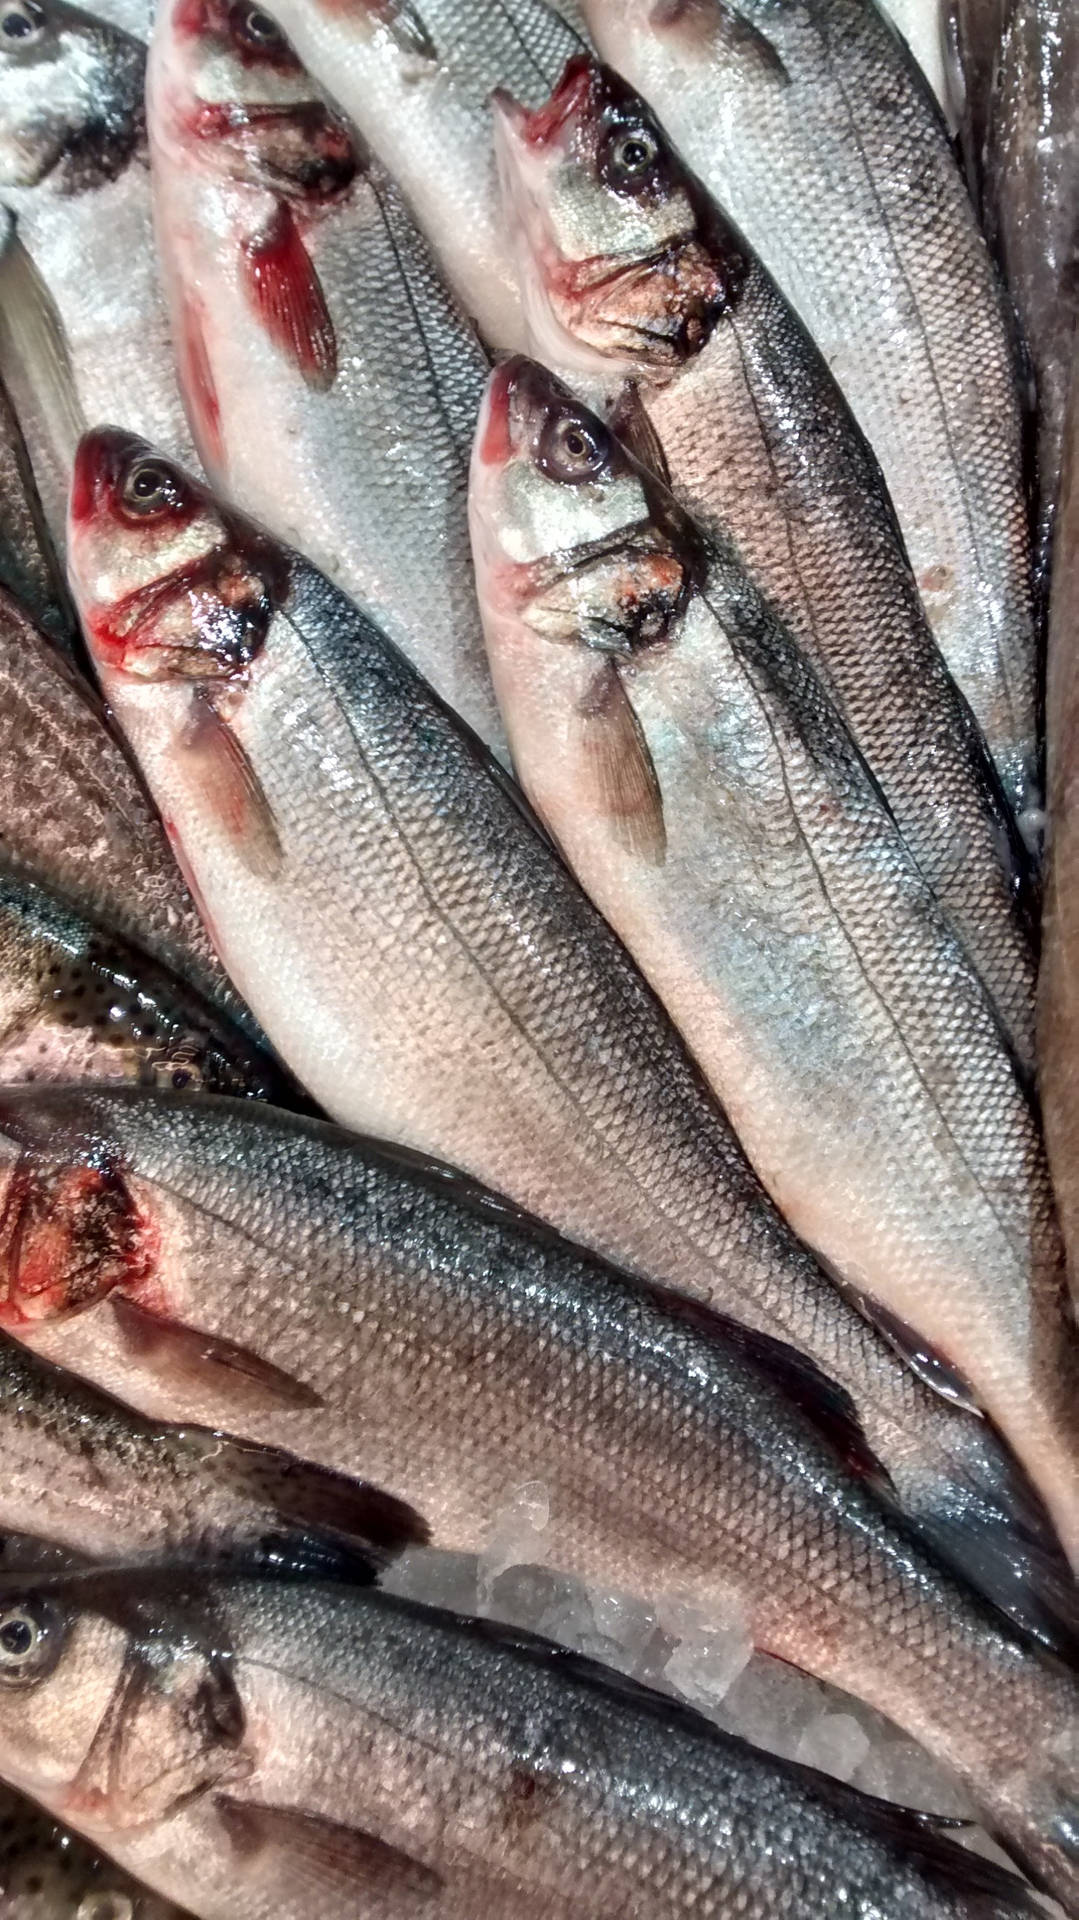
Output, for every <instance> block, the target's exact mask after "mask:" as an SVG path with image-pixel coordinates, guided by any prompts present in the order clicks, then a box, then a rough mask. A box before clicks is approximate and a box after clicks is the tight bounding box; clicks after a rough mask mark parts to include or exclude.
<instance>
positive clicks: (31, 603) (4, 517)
mask: <svg viewBox="0 0 1079 1920" xmlns="http://www.w3.org/2000/svg"><path fill="white" fill-rule="evenodd" d="M0 587H3V588H4V589H5V590H6V591H7V592H8V593H10V594H11V595H12V597H13V598H14V599H15V600H17V601H18V602H19V604H20V605H21V606H23V607H24V608H25V609H26V611H27V613H29V614H30V615H31V617H32V618H33V619H34V620H35V621H36V622H37V625H38V626H39V627H40V628H41V630H42V632H43V633H45V634H47V635H48V637H49V639H50V640H51V641H52V642H53V643H54V645H55V646H57V647H58V648H59V649H60V651H61V653H62V654H63V655H64V657H65V659H67V660H69V661H71V662H73V663H77V664H81V661H82V659H83V658H84V657H85V656H84V653H83V649H82V642H81V639H80V636H79V632H78V623H77V621H76V619H75V611H74V608H73V607H72V605H71V597H70V595H69V593H68V590H67V584H66V582H65V581H64V579H63V577H62V575H61V572H60V568H59V565H58V562H57V559H56V552H55V549H54V548H53V544H52V539H51V536H50V534H49V532H48V529H47V527H46V525H45V517H44V512H43V509H42V505H41V498H40V496H39V494H38V490H37V483H36V481H35V479H34V476H33V473H32V472H31V468H30V456H29V454H28V453H27V451H26V442H25V441H24V439H23V437H22V432H21V430H20V427H19V423H18V420H17V419H16V417H15V413H14V409H13V408H12V406H11V403H10V401H9V400H8V397H7V395H6V394H5V393H4V391H3V388H2V387H0Z"/></svg>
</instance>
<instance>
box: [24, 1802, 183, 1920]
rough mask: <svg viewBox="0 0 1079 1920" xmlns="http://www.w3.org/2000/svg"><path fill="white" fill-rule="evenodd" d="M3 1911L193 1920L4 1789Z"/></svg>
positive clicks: (68, 1919)
mask: <svg viewBox="0 0 1079 1920" xmlns="http://www.w3.org/2000/svg"><path fill="white" fill-rule="evenodd" d="M0 1912H3V1914H4V1916H5V1920H191V1916H190V1915H189V1914H188V1912H187V1909H186V1908H181V1907H178V1906H176V1905H175V1903H174V1902H173V1901H171V1900H162V1899H161V1898H160V1896H159V1895H158V1894H155V1893H150V1892H149V1891H148V1890H147V1888H146V1887H143V1886H140V1884H139V1882H138V1881H137V1880H133V1879H132V1877H131V1875H130V1874H129V1873H125V1872H124V1870H123V1868H122V1867H117V1866H115V1865H114V1863H113V1862H112V1861H111V1860H108V1859H106V1858H105V1856H104V1855H103V1854H100V1853H98V1852H96V1851H95V1849H94V1848H93V1847H88V1846H87V1845H86V1842H85V1841H84V1840H80V1839H79V1838H78V1836H77V1835H76V1834H74V1833H72V1832H71V1831H70V1829H69V1828H66V1827H61V1826H59V1825H58V1824H57V1822H56V1821H55V1820H54V1819H53V1818H52V1816H51V1815H50V1814H47V1813H43V1812H42V1810H41V1808H40V1807H37V1806H35V1805H34V1803H33V1801H31V1800H27V1799H25V1798H24V1797H23V1795H22V1794H21V1793H13V1792H12V1790H11V1788H10V1787H0Z"/></svg>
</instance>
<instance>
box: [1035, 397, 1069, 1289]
mask: <svg viewBox="0 0 1079 1920" xmlns="http://www.w3.org/2000/svg"><path fill="white" fill-rule="evenodd" d="M1077 630H1079V386H1077V385H1076V384H1075V383H1074V382H1073V386H1072V400H1071V406H1070V410H1069V413H1068V418H1067V423H1066V434H1065V447H1064V462H1063V477H1062V482H1061V489H1060V509H1059V513H1058V515H1057V523H1056V538H1055V543H1054V553H1053V577H1052V594H1051V598H1050V603H1049V651H1048V661H1047V676H1046V703H1045V705H1046V721H1047V741H1046V773H1047V785H1048V795H1049V835H1048V844H1047V856H1046V881H1045V924H1044V934H1043V942H1042V964H1041V971H1040V973H1039V976H1038V1069H1039V1076H1038V1086H1039V1093H1040V1095H1041V1103H1042V1112H1043V1114H1044V1117H1045V1138H1046V1144H1047V1146H1048V1148H1049V1161H1050V1165H1051V1167H1052V1170H1053V1184H1054V1187H1055V1189H1056V1199H1057V1207H1058V1209H1059V1213H1060V1221H1061V1225H1062V1227H1063V1229H1064V1239H1065V1242H1066V1244H1067V1248H1068V1265H1069V1270H1070V1274H1071V1283H1072V1291H1073V1294H1074V1295H1075V1298H1076V1299H1077V1300H1079V974H1077V970H1076V956H1077V954H1079V662H1077V659H1076V644H1075V637H1076V632H1077Z"/></svg>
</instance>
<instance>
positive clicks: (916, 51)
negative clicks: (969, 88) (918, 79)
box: [881, 0, 950, 114]
mask: <svg viewBox="0 0 1079 1920" xmlns="http://www.w3.org/2000/svg"><path fill="white" fill-rule="evenodd" d="M942 4H943V0H881V12H882V13H884V14H886V15H887V16H888V18H889V19H890V20H891V22H892V25H893V26H894V27H895V29H896V32H897V33H898V34H900V36H901V37H902V39H903V41H904V42H905V44H906V45H907V46H908V47H909V49H910V52H911V53H912V55H913V57H914V60H915V62H916V64H917V66H918V68H919V71H920V72H921V73H923V74H924V75H925V78H926V79H927V81H928V82H929V85H930V87H931V88H932V90H933V95H934V98H935V99H936V100H937V102H938V104H939V105H940V107H941V108H942V110H943V111H944V113H945V114H947V113H948V110H949V106H950V95H949V91H948V78H947V71H946V65H945V37H944V20H943V16H942Z"/></svg>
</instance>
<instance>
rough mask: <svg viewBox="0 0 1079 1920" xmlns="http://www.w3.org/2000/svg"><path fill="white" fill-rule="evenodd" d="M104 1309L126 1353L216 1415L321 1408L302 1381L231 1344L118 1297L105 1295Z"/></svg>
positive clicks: (315, 1394)
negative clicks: (202, 1399) (198, 1396)
mask: <svg viewBox="0 0 1079 1920" xmlns="http://www.w3.org/2000/svg"><path fill="white" fill-rule="evenodd" d="M108 1304H109V1308H110V1310H111V1312H112V1315H113V1318H114V1320H115V1322H116V1325H117V1328H118V1330H119V1333H120V1336H121V1339H122V1341H123V1344H124V1347H125V1348H126V1350H127V1351H128V1353H130V1354H131V1355H132V1357H133V1358H135V1359H137V1360H138V1362H139V1364H140V1365H142V1366H145V1367H146V1368H147V1370H148V1371H149V1372H151V1373H153V1374H155V1375H157V1376H158V1377H159V1378H160V1379H161V1380H162V1381H163V1382H164V1383H165V1385H166V1386H167V1387H169V1388H170V1389H173V1390H175V1389H182V1388H183V1387H184V1386H188V1387H190V1386H191V1385H192V1383H194V1384H195V1385H196V1386H197V1387H198V1388H199V1390H200V1391H203V1390H204V1391H206V1392H208V1393H209V1394H210V1396H211V1397H212V1398H213V1400H214V1402H215V1404H217V1403H220V1406H221V1408H222V1411H224V1410H225V1409H226V1408H228V1409H230V1410H231V1411H233V1412H237V1413H245V1412H253V1413H258V1412H262V1411H266V1412H278V1411H282V1412H291V1411H294V1410H296V1409H298V1408H301V1407H321V1406H322V1405H324V1402H323V1400H322V1396H321V1395H320V1394H318V1393H316V1392H315V1390H314V1388H313V1387H309V1386H308V1385H307V1383H306V1382H305V1381H303V1380H297V1379H296V1377H295V1375H293V1374H290V1373H286V1372H285V1371H284V1369H283V1368H281V1367H275V1366H274V1365H273V1364H272V1362H270V1361H269V1360H263V1359H262V1358H261V1357H260V1356H259V1355H258V1354H256V1353H252V1352H251V1351H250V1349H248V1348H247V1347H242V1346H239V1345H237V1344H236V1342H235V1341H232V1340H224V1339H221V1338H219V1337H218V1336H217V1335H215V1334H212V1333H204V1332H203V1331H201V1329H200V1328H198V1327H190V1326H187V1325H185V1324H184V1323H183V1322H182V1321H179V1320H170V1319H169V1318H168V1317H167V1316H166V1315H164V1314H158V1313H153V1312H151V1311H150V1310H149V1309H148V1308H146V1307H144V1306H142V1305H140V1303H139V1302H138V1301H136V1300H132V1299H131V1298H130V1297H129V1296H128V1295H127V1294H124V1293H119V1292H117V1293H111V1294H110V1295H109V1296H108Z"/></svg>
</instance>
